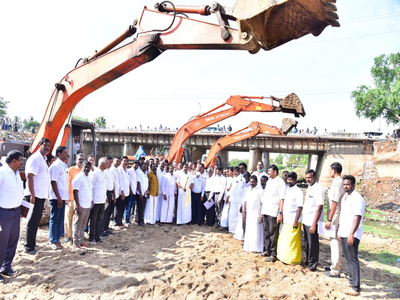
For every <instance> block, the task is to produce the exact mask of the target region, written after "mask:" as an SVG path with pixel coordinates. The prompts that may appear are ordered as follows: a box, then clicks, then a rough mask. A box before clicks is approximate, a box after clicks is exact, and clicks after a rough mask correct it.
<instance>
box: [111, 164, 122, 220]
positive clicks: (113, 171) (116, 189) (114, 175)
mask: <svg viewBox="0 0 400 300" xmlns="http://www.w3.org/2000/svg"><path fill="white" fill-rule="evenodd" d="M120 165H121V157H119V156H115V157H114V160H113V163H112V165H111V167H110V172H111V176H112V179H113V183H114V195H115V196H114V202H115V204H114V209H113V210H112V211H110V220H113V221H114V225H115V206H116V205H117V199H118V198H119V197H120V196H121V192H120V190H121V189H120V185H119V175H118V170H119V168H118V167H119V166H120Z"/></svg>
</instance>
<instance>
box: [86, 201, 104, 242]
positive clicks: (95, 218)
mask: <svg viewBox="0 0 400 300" xmlns="http://www.w3.org/2000/svg"><path fill="white" fill-rule="evenodd" d="M89 219H90V231H89V241H93V240H95V241H96V242H97V241H99V240H100V234H101V232H102V228H103V219H104V203H103V204H95V205H94V206H93V208H92V209H91V210H90V217H89Z"/></svg>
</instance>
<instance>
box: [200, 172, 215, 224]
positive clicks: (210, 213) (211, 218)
mask: <svg viewBox="0 0 400 300" xmlns="http://www.w3.org/2000/svg"><path fill="white" fill-rule="evenodd" d="M207 175H208V176H207V179H206V183H205V185H204V194H203V199H205V200H204V202H205V201H211V197H210V193H211V189H212V184H213V180H214V176H213V169H211V168H209V169H208V170H207ZM203 205H204V204H203ZM204 210H205V215H206V224H207V226H212V225H214V223H215V204H214V205H213V206H211V207H210V208H209V209H206V208H205V207H204Z"/></svg>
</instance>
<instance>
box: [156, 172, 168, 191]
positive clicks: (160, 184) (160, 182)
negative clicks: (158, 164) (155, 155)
mask: <svg viewBox="0 0 400 300" xmlns="http://www.w3.org/2000/svg"><path fill="white" fill-rule="evenodd" d="M165 173H166V172H165V171H161V170H160V168H158V169H157V178H158V194H159V195H161V194H163V181H164V175H165Z"/></svg>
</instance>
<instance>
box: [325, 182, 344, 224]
mask: <svg viewBox="0 0 400 300" xmlns="http://www.w3.org/2000/svg"><path fill="white" fill-rule="evenodd" d="M344 194H345V191H344V188H343V178H342V176H338V177H336V178H335V179H333V182H332V185H331V187H330V188H329V190H328V200H329V205H328V217H329V214H330V211H331V207H332V202H336V203H337V206H336V210H335V213H334V214H333V218H332V223H337V221H339V217H340V203H341V200H342V198H343V196H344Z"/></svg>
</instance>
